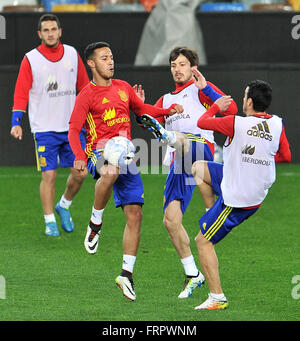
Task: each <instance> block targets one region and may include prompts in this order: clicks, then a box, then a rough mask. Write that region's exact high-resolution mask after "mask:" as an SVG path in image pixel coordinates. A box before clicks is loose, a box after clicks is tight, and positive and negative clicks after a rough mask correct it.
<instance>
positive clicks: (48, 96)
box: [10, 14, 89, 236]
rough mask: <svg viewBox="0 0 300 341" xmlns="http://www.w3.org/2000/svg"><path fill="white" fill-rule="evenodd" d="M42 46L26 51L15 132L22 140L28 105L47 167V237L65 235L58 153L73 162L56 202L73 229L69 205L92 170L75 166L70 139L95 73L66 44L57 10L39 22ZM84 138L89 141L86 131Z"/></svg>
mask: <svg viewBox="0 0 300 341" xmlns="http://www.w3.org/2000/svg"><path fill="white" fill-rule="evenodd" d="M37 33H38V36H39V38H40V39H41V45H39V46H38V47H37V48H35V49H33V50H31V51H30V52H28V53H26V55H25V57H24V58H23V60H22V63H21V66H20V70H19V75H18V78H17V82H16V87H15V93H14V104H13V114H12V128H11V132H10V133H11V135H12V136H13V137H14V138H16V139H19V140H22V135H23V131H22V127H21V119H22V116H23V113H24V112H26V109H27V105H28V114H29V122H30V127H31V132H32V133H33V136H34V140H35V147H36V156H37V168H38V170H40V171H41V175H42V176H41V183H40V197H41V202H42V207H43V212H44V218H45V224H46V230H45V233H46V235H47V236H59V234H60V232H59V230H58V227H57V224H56V219H55V215H54V210H53V206H54V200H55V180H56V175H57V167H58V160H57V159H58V157H59V161H60V166H61V167H70V175H69V177H68V179H67V183H66V188H65V191H64V194H63V195H62V196H61V199H60V201H59V202H58V203H57V204H56V206H55V210H56V212H57V213H58V215H59V217H60V219H61V224H62V228H63V229H64V230H65V231H67V232H72V231H73V229H74V223H73V221H72V218H71V215H70V212H69V207H70V205H71V203H72V200H73V199H74V197H75V195H76V193H77V192H78V191H79V189H80V187H81V185H82V183H83V181H84V178H85V176H86V175H87V172H79V171H78V170H76V169H74V168H73V161H74V154H73V153H72V150H71V148H70V146H69V142H68V129H69V125H68V123H69V119H70V116H71V113H72V110H73V106H74V102H75V98H76V89H77V90H78V91H80V90H81V89H82V88H83V87H84V86H85V85H86V84H87V83H88V82H89V78H88V75H87V72H86V69H85V67H84V64H83V62H82V60H81V58H80V56H79V54H78V53H77V51H76V50H75V49H74V48H73V47H71V46H69V45H65V44H62V43H61V42H60V38H61V35H62V29H61V25H60V21H59V19H58V18H57V17H56V16H55V15H53V14H45V15H43V16H41V18H40V19H39V23H38V32H37ZM81 141H82V143H83V144H85V138H84V135H82V137H81Z"/></svg>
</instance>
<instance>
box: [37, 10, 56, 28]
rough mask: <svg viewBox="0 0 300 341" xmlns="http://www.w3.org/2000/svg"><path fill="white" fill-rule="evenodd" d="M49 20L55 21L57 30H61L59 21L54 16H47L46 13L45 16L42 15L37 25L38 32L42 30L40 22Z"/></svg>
mask: <svg viewBox="0 0 300 341" xmlns="http://www.w3.org/2000/svg"><path fill="white" fill-rule="evenodd" d="M49 20H50V21H56V22H57V26H58V28H61V26H60V21H59V19H58V17H57V16H56V15H55V14H48V13H47V14H44V15H42V16H41V17H40V19H39V23H38V31H40V30H41V28H42V22H44V21H49Z"/></svg>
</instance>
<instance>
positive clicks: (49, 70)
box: [26, 45, 78, 133]
mask: <svg viewBox="0 0 300 341" xmlns="http://www.w3.org/2000/svg"><path fill="white" fill-rule="evenodd" d="M63 46H64V54H63V57H62V58H61V59H60V60H59V61H57V62H51V61H50V60H48V59H47V58H46V57H44V55H42V54H41V53H40V52H39V51H38V50H37V49H33V50H31V51H30V52H28V53H27V54H26V57H27V58H28V60H29V63H30V66H31V71H32V77H33V83H32V88H31V89H30V92H29V103H28V113H29V121H30V126H31V131H32V133H36V132H43V131H55V132H63V131H68V130H69V120H70V117H71V113H72V111H73V107H74V103H75V98H76V82H77V70H78V55H77V51H76V50H75V49H74V48H73V47H71V46H68V45H63Z"/></svg>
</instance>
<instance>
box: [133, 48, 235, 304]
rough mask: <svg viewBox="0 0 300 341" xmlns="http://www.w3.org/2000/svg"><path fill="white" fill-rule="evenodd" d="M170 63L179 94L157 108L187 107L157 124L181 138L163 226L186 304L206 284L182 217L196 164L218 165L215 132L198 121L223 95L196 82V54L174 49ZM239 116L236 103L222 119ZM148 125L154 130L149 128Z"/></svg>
mask: <svg viewBox="0 0 300 341" xmlns="http://www.w3.org/2000/svg"><path fill="white" fill-rule="evenodd" d="M169 62H170V68H171V74H172V76H173V80H174V82H175V86H176V89H175V91H173V92H171V93H168V94H165V95H163V96H162V97H160V98H159V100H158V101H157V102H156V104H155V105H156V106H158V107H162V108H166V107H168V106H170V105H171V104H172V103H178V104H181V105H182V106H183V107H184V112H183V113H182V114H176V115H173V116H165V117H162V118H161V119H158V121H159V122H160V123H164V125H165V129H166V130H167V131H176V134H177V140H176V142H175V140H174V141H173V140H172V137H170V138H171V140H170V142H171V143H170V145H171V146H172V147H174V148H172V147H170V146H168V148H167V152H166V157H165V162H164V163H165V164H166V165H168V166H170V169H169V173H168V176H167V179H166V185H165V190H164V206H163V209H164V218H163V223H164V225H165V227H166V229H167V231H168V233H169V235H170V239H171V241H172V243H173V245H174V247H175V249H176V251H177V253H178V255H179V257H180V259H181V263H182V266H183V268H184V271H185V274H186V280H185V284H184V289H183V291H182V292H180V294H179V296H178V297H179V298H187V297H189V296H191V295H192V293H193V291H194V289H195V288H197V287H200V286H201V285H202V283H203V282H204V277H203V275H202V273H201V272H200V271H199V270H198V268H197V266H196V263H195V260H194V257H193V255H192V251H191V248H190V240H189V236H188V234H187V232H186V230H185V228H184V226H183V225H182V219H183V215H184V213H185V211H186V209H187V207H188V205H189V203H190V201H191V199H192V195H193V191H194V188H195V184H194V181H193V177H192V173H191V167H192V164H193V162H195V161H196V160H210V161H212V160H213V159H214V134H213V131H211V130H207V129H201V128H199V127H197V121H198V119H199V118H200V117H201V116H202V115H203V113H204V112H205V111H206V109H207V108H208V107H210V106H211V105H212V104H213V103H214V101H215V100H216V99H217V98H219V97H221V96H223V95H224V93H223V92H222V91H221V90H220V89H218V88H217V87H216V86H215V85H214V84H212V83H210V82H206V81H205V82H202V83H201V82H197V79H196V78H195V77H196V76H195V74H193V70H197V66H198V55H197V53H196V52H195V51H193V50H191V49H189V48H187V47H176V48H174V49H173V50H172V51H171V52H170V57H169ZM211 89H213V90H214V91H212V90H211ZM135 90H136V92H137V93H139V95H140V96H141V97H142V96H144V93H142V89H141V88H140V87H137V86H136V88H135ZM236 113H237V106H236V103H235V102H234V101H232V102H231V103H230V105H229V107H228V108H227V109H226V110H225V111H224V112H223V113H222V114H223V115H235V114H236ZM145 118H146V116H145V117H144V118H143V123H144V124H146V126H147V122H145ZM149 124H150V129H151V125H152V124H151V122H149ZM158 134H159V133H158Z"/></svg>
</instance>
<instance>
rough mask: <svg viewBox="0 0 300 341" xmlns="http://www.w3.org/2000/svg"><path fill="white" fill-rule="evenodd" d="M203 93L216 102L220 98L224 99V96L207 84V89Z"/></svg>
mask: <svg viewBox="0 0 300 341" xmlns="http://www.w3.org/2000/svg"><path fill="white" fill-rule="evenodd" d="M202 92H203V93H204V95H206V96H208V97H209V98H210V99H211V100H212V101H214V102H215V101H216V100H217V99H218V98H220V97H222V95H221V94H219V93H218V92H216V91H215V90H214V89H213V88H212V87H211V86H210V85H209V84H207V85H206V87H205V88H203V89H202Z"/></svg>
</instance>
